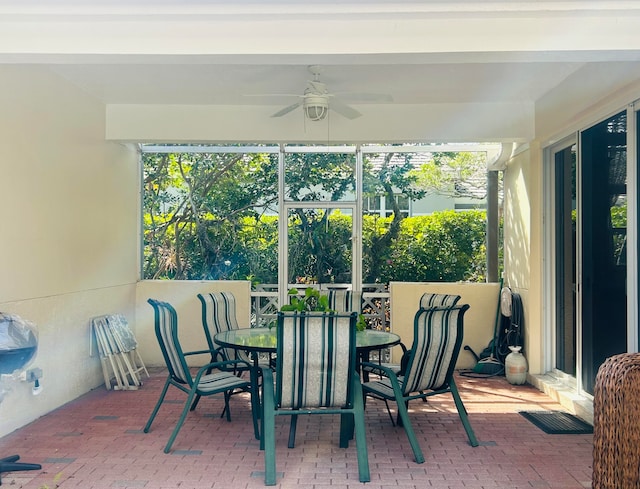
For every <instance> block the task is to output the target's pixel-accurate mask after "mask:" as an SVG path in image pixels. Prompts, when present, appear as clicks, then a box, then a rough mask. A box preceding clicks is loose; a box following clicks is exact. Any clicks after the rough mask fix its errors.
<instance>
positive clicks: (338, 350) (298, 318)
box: [276, 313, 356, 409]
mask: <svg viewBox="0 0 640 489" xmlns="http://www.w3.org/2000/svg"><path fill="white" fill-rule="evenodd" d="M355 320H356V314H355V313H354V314H351V315H347V314H340V315H337V314H322V313H302V314H300V313H279V314H278V347H277V352H278V362H277V369H276V404H277V405H278V406H279V407H283V408H292V409H302V408H318V407H347V405H348V399H350V396H349V394H350V392H349V389H350V383H349V372H351V371H352V370H353V369H354V368H355Z"/></svg>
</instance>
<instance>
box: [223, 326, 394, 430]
mask: <svg viewBox="0 0 640 489" xmlns="http://www.w3.org/2000/svg"><path fill="white" fill-rule="evenodd" d="M213 341H214V342H215V343H216V344H217V345H219V346H222V347H225V348H232V349H234V350H240V351H246V352H249V353H250V354H251V357H252V359H253V368H252V369H251V372H250V373H251V384H252V386H254V387H253V388H252V389H251V399H252V404H253V407H254V409H257V410H258V412H260V407H259V406H260V395H259V394H258V389H257V388H256V386H257V385H258V377H259V375H260V373H259V372H260V368H261V366H260V363H259V360H260V353H267V354H269V359H271V355H272V354H275V353H276V347H277V344H276V343H277V341H276V328H271V329H269V328H240V329H231V330H229V331H222V332H220V333H218V334H216V335H215V336H214V337H213ZM398 344H400V336H398V335H397V334H395V333H390V332H387V331H379V330H376V329H365V330H364V331H357V332H356V351H357V353H358V356H359V357H360V361H367V360H368V359H369V352H371V351H372V350H382V349H384V348H389V347H391V346H394V345H398ZM269 363H270V362H269ZM265 366H266V365H265ZM364 377H365V379H364V380H365V381H366V380H367V377H368V375H367V372H364ZM255 435H256V439H260V433H259V432H258V430H257V428H256V433H255Z"/></svg>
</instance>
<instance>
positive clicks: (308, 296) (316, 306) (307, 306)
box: [269, 287, 367, 331]
mask: <svg viewBox="0 0 640 489" xmlns="http://www.w3.org/2000/svg"><path fill="white" fill-rule="evenodd" d="M287 295H289V296H290V302H289V304H285V305H283V306H282V307H281V308H280V310H281V311H283V312H286V311H288V312H333V313H335V312H336V311H334V310H333V309H331V308H330V307H329V296H328V295H326V294H321V293H320V291H318V290H317V289H314V288H312V287H307V288H306V289H305V291H304V296H302V297H299V295H300V293H299V291H298V289H296V288H292V289H289V291H288V292H287ZM272 326H275V322H271V323H270V324H269V327H272ZM366 327H367V323H366V321H365V320H364V316H363V315H362V314H358V321H357V322H356V330H357V331H363V330H364V329H366Z"/></svg>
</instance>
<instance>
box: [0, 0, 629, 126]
mask: <svg viewBox="0 0 640 489" xmlns="http://www.w3.org/2000/svg"><path fill="white" fill-rule="evenodd" d="M639 20H640V2H638V1H633V0H620V1H618V0H607V1H596V0H581V1H578V0H539V1H537V2H514V1H508V0H493V1H476V0H455V1H447V2H445V1H436V0H422V1H420V0H405V1H402V2H391V1H385V0H343V1H342V2H335V1H332V0H311V1H309V2H299V1H293V0H262V1H258V0H236V1H234V2H231V1H222V0H209V1H204V0H110V1H106V0H95V1H92V2H86V1H80V0H48V1H47V2H42V1H40V0H20V1H11V0H0V64H2V63H8V64H32V65H39V66H45V67H48V68H49V69H51V70H52V71H54V72H55V73H56V74H58V75H59V76H61V77H63V78H65V79H66V80H68V81H69V82H71V83H73V84H74V85H76V86H78V87H80V88H81V89H82V90H84V91H85V92H87V93H88V94H90V95H91V96H93V97H95V98H96V99H98V100H100V101H102V102H103V103H105V104H114V105H126V104H137V105H150V106H151V105H154V106H159V105H169V106H171V105H176V106H177V105H193V106H198V105H206V106H215V105H221V106H239V107H242V106H253V107H265V106H266V107H267V108H268V110H265V111H264V113H265V114H272V113H274V112H276V111H278V110H279V109H280V108H282V107H285V106H287V105H290V104H292V103H294V102H296V101H297V100H298V99H297V98H296V96H297V95H302V93H303V92H304V89H305V86H306V82H307V80H309V79H311V75H310V73H309V71H308V66H309V65H320V66H321V67H322V73H321V76H320V80H321V81H323V82H324V83H326V84H327V87H328V89H329V91H330V92H331V93H333V94H335V95H336V96H337V97H339V98H340V99H341V100H343V101H344V102H347V103H349V104H350V105H353V106H354V107H355V108H357V110H359V111H360V112H361V113H362V114H363V115H364V116H366V115H367V109H368V108H369V109H370V112H372V113H373V112H375V110H372V109H373V107H371V106H372V105H387V106H390V107H389V110H391V109H393V110H391V112H389V110H386V109H385V110H383V111H382V112H378V113H379V114H384V113H393V114H398V115H399V114H400V112H399V111H401V110H405V109H406V110H409V109H410V108H412V107H413V108H415V107H416V106H420V105H424V107H425V109H424V110H426V111H428V110H431V108H433V104H439V105H445V104H457V105H458V106H463V105H464V104H493V103H495V104H519V105H520V106H523V107H526V106H533V105H535V104H536V103H538V102H539V101H540V100H541V98H542V97H544V96H545V95H546V94H549V93H550V92H552V91H553V90H554V89H555V88H556V87H558V86H559V85H561V84H562V83H563V82H564V81H565V80H568V79H578V78H580V76H581V73H593V72H594V71H593V67H594V66H597V67H598V70H596V71H597V72H602V73H608V72H609V69H608V67H609V66H612V67H614V65H616V66H615V67H616V68H617V69H613V70H612V72H616V73H618V75H617V76H616V77H612V78H610V79H608V78H607V77H602V79H598V80H594V83H595V82H597V83H598V84H600V85H601V86H602V88H603V89H604V90H608V91H615V90H618V89H620V88H622V87H624V86H626V85H628V84H629V83H631V82H632V81H633V80H634V79H637V77H638V74H639V73H640V33H639V32H640V31H639V30H638V29H637V26H638V25H640V24H639V23H638V21H639ZM621 66H623V67H625V69H620V67H621ZM621 74H624V76H622V75H621ZM278 94H280V95H281V96H275V95H278ZM371 94H383V95H387V96H388V98H386V99H381V98H380V99H375V98H372V97H371ZM287 117H295V116H294V115H292V114H288V115H286V116H284V117H283V119H284V118H287ZM396 117H397V115H396ZM362 119H364V117H363V118H362Z"/></svg>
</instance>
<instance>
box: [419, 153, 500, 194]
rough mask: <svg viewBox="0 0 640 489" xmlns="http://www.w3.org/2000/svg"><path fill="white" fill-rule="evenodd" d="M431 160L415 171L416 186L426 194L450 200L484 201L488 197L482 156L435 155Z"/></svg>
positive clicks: (485, 162) (461, 154)
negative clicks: (464, 198)
mask: <svg viewBox="0 0 640 489" xmlns="http://www.w3.org/2000/svg"><path fill="white" fill-rule="evenodd" d="M431 155H432V159H431V160H430V161H428V162H426V163H423V164H422V165H421V166H420V168H416V169H414V170H413V171H412V172H411V174H412V176H413V177H414V178H415V179H416V184H417V185H418V186H419V187H420V188H422V189H424V190H425V191H426V192H427V193H436V194H440V195H448V196H450V197H470V198H474V199H484V198H486V196H487V185H486V184H487V159H486V154H485V153H476V152H460V153H453V152H436V153H432V154H431Z"/></svg>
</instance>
